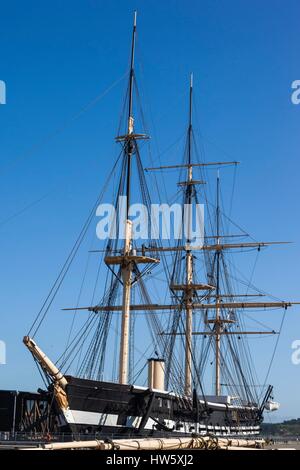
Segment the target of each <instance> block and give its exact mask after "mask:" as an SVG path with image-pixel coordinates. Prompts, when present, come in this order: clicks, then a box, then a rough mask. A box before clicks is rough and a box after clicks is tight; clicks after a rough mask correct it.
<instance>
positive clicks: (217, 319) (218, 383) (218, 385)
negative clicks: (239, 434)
mask: <svg viewBox="0 0 300 470" xmlns="http://www.w3.org/2000/svg"><path fill="white" fill-rule="evenodd" d="M216 216H217V239H216V244H217V245H219V244H220V175H219V171H218V176H217V208H216ZM220 255H221V251H220V250H218V249H217V250H216V261H217V273H216V303H217V304H219V302H220ZM215 330H216V334H215V342H216V358H215V361H216V363H215V366H216V370H215V374H216V377H215V394H216V396H219V395H220V394H221V381H220V372H221V364H220V355H221V350H220V346H221V345H220V341H221V335H220V333H221V321H220V308H219V307H217V308H216V315H215Z"/></svg>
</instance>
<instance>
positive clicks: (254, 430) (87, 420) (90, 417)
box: [63, 410, 260, 435]
mask: <svg viewBox="0 0 300 470" xmlns="http://www.w3.org/2000/svg"><path fill="white" fill-rule="evenodd" d="M63 413H64V418H65V421H66V422H67V423H68V424H70V425H72V424H73V425H86V426H112V427H117V428H124V427H125V428H138V426H139V425H140V422H141V419H142V418H141V417H140V416H128V417H127V421H126V424H125V425H120V424H117V421H118V415H117V414H109V413H107V414H106V413H97V412H92V411H81V410H64V412H63ZM164 422H165V425H166V426H167V427H168V428H169V429H170V431H171V432H174V433H185V434H193V433H197V434H206V433H207V432H211V433H213V434H217V435H230V434H235V435H236V434H243V435H246V434H259V430H260V427H259V426H240V427H238V426H232V427H229V426H213V425H208V426H206V425H205V424H199V423H193V422H182V423H181V427H180V428H178V423H177V429H176V423H175V421H173V420H171V419H165V420H164ZM156 426H157V423H156V422H155V421H154V420H153V419H152V418H148V420H147V422H146V424H145V426H144V429H146V430H152V429H154V430H156Z"/></svg>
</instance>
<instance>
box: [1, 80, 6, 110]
mask: <svg viewBox="0 0 300 470" xmlns="http://www.w3.org/2000/svg"><path fill="white" fill-rule="evenodd" d="M0 104H6V84H5V82H4V81H3V80H0Z"/></svg>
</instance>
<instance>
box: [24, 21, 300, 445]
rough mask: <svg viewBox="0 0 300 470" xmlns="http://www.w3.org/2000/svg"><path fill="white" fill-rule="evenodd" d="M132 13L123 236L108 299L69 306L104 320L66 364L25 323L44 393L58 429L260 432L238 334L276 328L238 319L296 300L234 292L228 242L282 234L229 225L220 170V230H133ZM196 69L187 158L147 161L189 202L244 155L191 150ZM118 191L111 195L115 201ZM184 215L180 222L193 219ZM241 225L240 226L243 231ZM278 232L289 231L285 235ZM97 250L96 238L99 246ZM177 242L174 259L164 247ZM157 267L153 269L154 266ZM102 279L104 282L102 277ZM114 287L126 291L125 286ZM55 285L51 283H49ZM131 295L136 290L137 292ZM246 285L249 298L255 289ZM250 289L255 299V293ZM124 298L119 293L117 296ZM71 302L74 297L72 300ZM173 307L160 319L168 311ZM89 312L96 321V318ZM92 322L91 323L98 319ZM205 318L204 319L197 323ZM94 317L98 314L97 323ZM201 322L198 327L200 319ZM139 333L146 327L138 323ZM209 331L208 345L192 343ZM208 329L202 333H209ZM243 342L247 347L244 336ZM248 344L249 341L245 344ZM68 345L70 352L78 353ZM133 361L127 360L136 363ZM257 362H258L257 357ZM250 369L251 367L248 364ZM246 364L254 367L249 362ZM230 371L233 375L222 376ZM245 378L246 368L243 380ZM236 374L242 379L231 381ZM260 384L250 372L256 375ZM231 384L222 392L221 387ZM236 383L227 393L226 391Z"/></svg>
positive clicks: (108, 253)
mask: <svg viewBox="0 0 300 470" xmlns="http://www.w3.org/2000/svg"><path fill="white" fill-rule="evenodd" d="M135 41H136V15H135V19H134V26H133V35H132V46H131V62H130V71H129V85H128V94H127V116H126V128H125V132H124V133H122V134H121V135H119V136H118V137H117V138H116V141H117V142H118V143H119V144H120V145H121V155H120V157H119V162H120V166H121V171H120V181H119V183H118V194H117V196H118V197H119V196H120V195H122V196H126V220H125V226H126V228H125V239H124V240H123V239H119V238H118V237H117V238H116V239H113V240H111V239H109V241H108V242H107V245H106V247H105V249H104V250H103V251H104V259H103V261H104V264H105V265H106V267H107V268H108V269H107V273H108V274H107V276H108V277H107V279H109V282H108V283H106V286H108V287H106V290H105V292H104V295H103V298H102V300H101V301H100V302H99V303H98V304H96V305H92V306H88V307H80V308H75V309H69V310H76V311H78V310H87V311H88V312H89V313H90V317H89V319H92V320H94V319H96V321H98V323H97V325H98V326H97V328H96V333H95V336H93V338H92V341H91V342H90V345H89V347H88V348H87V350H86V353H85V356H84V361H83V365H82V367H81V370H80V373H79V374H78V375H72V374H68V373H67V372H65V371H64V367H63V366H62V365H61V366H59V365H58V364H54V363H53V362H52V361H51V360H50V359H49V358H48V357H47V356H46V355H45V353H44V352H43V351H42V350H41V349H40V348H39V346H38V345H37V343H36V341H35V339H34V338H33V337H32V336H30V335H28V336H25V337H24V343H25V345H26V347H27V348H28V349H29V351H30V352H31V353H32V355H33V357H34V359H35V360H36V362H37V364H38V366H39V367H40V368H41V370H42V372H43V374H44V375H45V378H46V380H47V381H48V388H47V390H46V391H44V392H43V393H44V394H46V395H48V396H49V397H50V399H51V403H52V404H53V406H52V412H53V413H54V414H55V415H56V418H57V421H56V430H59V431H65V432H66V431H69V432H77V433H96V434H97V435H101V436H104V437H110V436H112V435H122V436H124V435H125V436H133V435H135V436H136V435H138V436H171V435H172V436H190V435H197V434H199V435H201V434H207V433H214V434H216V435H240V434H243V435H245V434H247V435H248V434H258V433H259V431H260V424H261V422H262V420H263V413H264V411H265V410H266V409H269V410H270V409H276V408H277V405H276V403H274V402H272V400H271V398H272V397H271V395H272V386H266V387H265V388H264V389H263V393H262V394H261V396H260V399H259V397H258V396H257V394H255V389H253V388H251V383H250V382H251V380H250V379H249V369H247V367H248V366H247V367H245V369H243V367H242V361H241V359H240V356H239V350H238V346H237V343H238V341H242V342H243V343H242V344H243V345H244V342H246V340H247V337H248V335H254V334H255V335H256V334H258V335H270V334H271V335H273V334H276V332H275V331H273V330H266V329H264V330H263V331H249V330H243V329H242V328H241V325H242V323H241V322H240V320H239V319H240V317H241V316H242V315H243V313H244V312H245V311H246V310H247V309H248V310H249V311H250V310H251V311H252V310H254V309H258V310H262V309H264V310H265V309H269V308H271V309H274V308H278V309H287V308H288V307H290V306H291V305H292V303H291V302H284V301H278V300H274V299H273V300H270V301H267V300H263V301H261V299H260V297H261V296H262V295H263V294H262V293H259V292H256V293H248V292H247V293H244V294H240V293H234V292H233V291H232V290H231V285H230V282H228V276H227V269H228V266H227V265H226V254H227V253H228V252H232V251H234V250H244V249H256V250H260V249H261V248H263V247H266V246H268V245H271V244H273V243H276V242H256V241H251V242H247V241H246V242H245V241H242V242H241V241H240V239H237V241H236V240H234V239H233V237H234V236H235V235H232V236H231V235H228V234H225V233H224V231H223V225H222V217H223V214H222V211H221V203H220V178H219V176H218V177H217V188H216V203H215V205H214V217H215V218H214V222H215V231H214V233H213V234H207V233H206V232H205V234H204V242H203V244H200V245H199V246H197V245H195V244H193V243H192V240H191V239H190V238H189V233H190V232H189V231H187V233H188V235H187V236H185V237H182V238H181V239H179V240H178V241H177V242H176V243H174V244H173V246H171V245H170V244H169V245H167V244H163V243H162V241H161V240H149V241H148V243H143V244H139V243H138V242H137V241H136V240H134V239H133V236H132V220H131V218H130V213H129V212H130V204H131V203H132V199H133V197H132V193H133V188H132V185H133V176H132V175H133V172H134V162H135V164H136V165H135V167H136V168H137V170H136V172H137V174H138V177H139V179H140V188H141V193H142V200H143V201H144V202H145V204H146V205H147V206H149V204H150V196H149V191H148V189H147V184H146V179H145V174H144V170H143V166H142V163H141V158H140V151H139V145H140V142H142V141H144V140H146V139H148V136H147V135H146V134H145V133H138V132H137V131H136V129H135V120H134V115H133V113H134V107H133V104H134V87H135V71H134V57H135ZM192 98H193V80H192V77H191V81H190V87H189V122H188V128H187V134H186V149H185V153H184V161H183V162H182V163H181V164H174V165H168V166H159V167H152V168H148V169H147V170H148V171H149V172H150V171H151V172H157V171H160V172H163V171H165V170H167V171H168V170H173V169H174V170H178V171H179V172H181V175H184V176H185V178H184V180H183V181H179V183H178V185H179V188H180V190H181V194H182V207H184V208H185V207H188V206H189V207H193V205H194V204H197V203H198V194H199V192H200V193H201V191H199V190H198V188H202V187H203V184H204V181H203V180H202V179H201V180H199V179H196V176H197V174H198V173H197V172H200V171H205V170H206V168H207V167H210V168H220V167H222V166H223V165H237V164H238V162H210V163H205V162H196V161H194V160H193V120H192V117H193V113H192V103H193V99H192ZM118 204H119V203H118V200H117V198H116V206H117V205H118ZM190 223H191V222H190V221H189V217H183V219H182V224H183V225H184V224H190ZM240 237H241V235H240ZM278 243H283V242H278ZM99 252H101V250H99ZM168 254H171V255H172V258H171V263H169V264H171V266H169V268H168V269H167V268H166V265H167V264H168V262H167V260H166V255H168ZM200 257H201V258H202V259H203V260H204V262H203V264H202V267H203V266H204V269H202V279H200V280H199V269H197V262H198V260H199V258H200ZM161 264H163V266H164V268H166V269H165V273H166V278H167V280H168V300H169V301H168V302H166V303H161V304H158V303H152V302H151V297H150V295H149V293H148V292H147V289H146V285H145V282H144V278H145V276H146V275H147V276H148V278H151V274H152V271H153V273H155V269H156V267H157V266H158V265H161ZM149 273H150V274H149ZM103 284H104V282H103ZM137 289H139V301H138V302H137V301H135V302H134V301H133V291H134V290H135V292H137ZM118 292H120V293H121V296H118ZM51 295H52V294H51ZM134 297H135V298H136V297H137V295H136V294H135V295H134ZM249 297H250V299H249ZM252 297H258V298H255V299H254V301H253V300H252V299H251V298H252ZM118 298H120V299H121V302H120V303H118V302H117V300H118ZM66 310H68V309H66ZM138 313H141V314H143V315H145V317H146V322H147V324H148V326H149V329H152V346H153V347H152V349H151V355H152V356H151V357H149V360H148V364H147V361H145V365H148V383H147V385H146V386H141V385H138V384H137V383H134V381H133V376H132V374H130V344H131V343H130V341H131V336H132V331H131V322H132V321H133V320H132V319H133V317H134V315H136V314H138ZM114 315H116V316H118V318H120V331H119V338H120V341H119V345H118V352H119V368H118V369H119V370H118V380H117V381H108V380H103V379H102V378H101V377H102V376H103V367H104V365H103V364H104V359H105V352H107V351H108V352H110V349H111V348H112V347H111V345H110V344H108V343H107V337H108V331H109V328H110V326H111V321H112V318H113V316H114ZM162 316H164V318H166V316H167V317H168V320H166V321H165V322H164V321H162V320H161V317H162ZM92 320H89V321H90V325H89V327H91V325H92ZM94 325H95V323H94ZM197 325H198V328H197ZM92 326H93V325H92ZM199 326H200V327H199ZM85 332H86V330H84V332H83V334H81V335H79V336H77V340H78V341H77V342H74V341H73V342H72V343H71V346H72V347H71V346H69V349H68V352H70V351H71V352H72V354H73V355H75V356H76V354H77V355H78V354H79V353H78V348H77V349H76V346H77V344H78V347H80V343H81V342H82V341H83V338H86V337H87V334H85ZM139 334H140V335H142V334H144V333H143V331H140V332H139ZM178 341H179V342H181V344H182V347H183V349H182V352H183V354H182V355H181V357H178V354H177V353H178V351H177V353H176V344H177V342H178ZM199 341H200V342H201V341H202V349H201V351H200V352H199V348H198V349H197V346H196V345H197V344H198V342H199ZM205 341H206V343H205ZM241 349H242V348H241ZM245 351H246V349H244V350H242V354H244V353H245ZM71 352H70V355H71ZM209 357H212V359H211V365H212V366H213V369H214V371H213V377H214V384H213V387H214V390H213V393H210V394H208V393H207V391H206V389H205V383H204V382H205V374H204V372H203V371H204V368H205V366H204V364H205V361H207V360H209V359H208V358H209ZM131 366H132V364H131ZM250 367H251V366H250ZM250 372H251V369H250ZM250 375H251V374H250ZM223 379H224V380H225V379H227V381H228V383H227V384H224V383H222V380H223ZM248 379H249V380H248ZM234 382H235V383H234ZM252 385H253V384H252ZM224 390H227V393H226V392H224ZM228 391H229V392H231V393H228Z"/></svg>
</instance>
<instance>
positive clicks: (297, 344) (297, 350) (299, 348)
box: [292, 339, 300, 366]
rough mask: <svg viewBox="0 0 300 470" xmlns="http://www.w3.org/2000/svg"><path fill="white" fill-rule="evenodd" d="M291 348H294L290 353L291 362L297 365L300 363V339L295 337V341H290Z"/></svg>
mask: <svg viewBox="0 0 300 470" xmlns="http://www.w3.org/2000/svg"><path fill="white" fill-rule="evenodd" d="M292 349H294V352H293V353H292V363H293V364H294V365H295V366H298V365H299V364H300V339H295V341H293V342H292Z"/></svg>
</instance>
